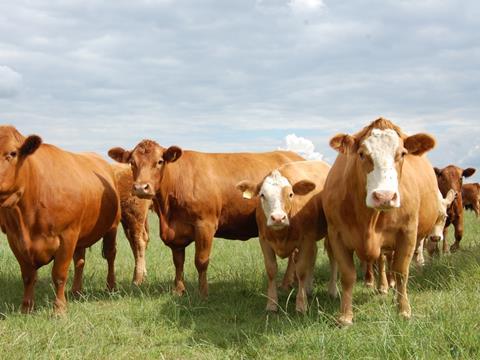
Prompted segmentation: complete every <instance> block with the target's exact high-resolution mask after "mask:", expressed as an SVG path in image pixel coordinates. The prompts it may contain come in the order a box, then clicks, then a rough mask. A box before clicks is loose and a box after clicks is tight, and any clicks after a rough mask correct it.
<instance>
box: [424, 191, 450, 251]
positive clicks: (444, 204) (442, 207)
mask: <svg viewBox="0 0 480 360" xmlns="http://www.w3.org/2000/svg"><path fill="white" fill-rule="evenodd" d="M452 192H453V193H452ZM454 199H455V191H454V190H450V191H449V192H448V193H447V196H446V197H445V199H444V198H443V196H442V193H441V192H440V190H438V193H437V204H438V215H437V220H436V221H435V225H434V226H433V229H432V231H430V235H429V237H430V238H435V239H436V240H437V241H442V240H443V229H444V228H445V223H446V222H447V217H448V215H447V208H448V207H449V206H450V204H451V203H452V201H453V200H454Z"/></svg>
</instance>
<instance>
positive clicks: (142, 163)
mask: <svg viewBox="0 0 480 360" xmlns="http://www.w3.org/2000/svg"><path fill="white" fill-rule="evenodd" d="M108 154H109V156H110V157H111V158H112V159H114V160H116V161H118V162H123V163H130V164H131V166H132V170H133V177H134V180H135V182H134V186H133V191H134V193H135V194H136V195H137V196H139V197H141V198H148V199H152V198H155V199H154V201H155V202H156V206H157V207H158V210H159V218H160V237H161V238H162V240H163V242H164V243H165V244H166V245H167V246H169V247H170V248H171V250H172V254H173V262H174V264H175V292H176V293H178V294H182V293H183V292H184V291H185V285H184V282H183V264H184V261H185V247H186V246H187V245H189V244H190V243H191V242H195V266H196V268H197V271H198V276H199V288H200V294H201V296H204V297H205V296H207V295H208V284H207V268H208V262H209V258H210V252H211V249H212V240H213V237H214V236H216V237H221V238H225V239H241V240H247V239H249V238H251V237H255V236H257V235H258V229H257V225H256V222H255V206H256V200H251V201H242V198H241V194H240V193H239V192H238V191H236V190H235V185H236V184H237V183H238V182H239V181H241V180H243V179H252V180H253V181H257V182H259V181H260V180H262V179H263V177H264V176H265V175H266V174H267V173H268V172H269V171H272V170H273V169H274V168H276V167H278V166H279V165H281V164H284V163H286V162H290V161H295V160H303V158H302V157H300V156H299V155H297V154H295V153H292V152H288V151H275V152H269V153H259V154H254V153H233V154H220V153H218V154H208V153H201V152H196V151H188V150H187V151H183V150H182V149H180V148H179V147H177V146H170V147H169V148H164V147H162V146H160V145H158V144H157V143H156V142H155V141H152V140H143V141H141V142H140V143H139V144H138V145H137V146H135V148H134V149H133V150H132V151H126V150H124V149H122V148H114V149H111V150H110V151H109V152H108Z"/></svg>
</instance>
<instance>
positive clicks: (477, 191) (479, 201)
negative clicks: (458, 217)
mask: <svg viewBox="0 0 480 360" xmlns="http://www.w3.org/2000/svg"><path fill="white" fill-rule="evenodd" d="M462 201H463V207H464V208H465V209H467V210H473V211H474V212H475V215H476V216H477V217H478V215H480V184H479V183H474V184H464V185H463V186H462Z"/></svg>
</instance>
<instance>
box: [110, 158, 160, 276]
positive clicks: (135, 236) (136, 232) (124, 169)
mask: <svg viewBox="0 0 480 360" xmlns="http://www.w3.org/2000/svg"><path fill="white" fill-rule="evenodd" d="M112 166H113V169H114V171H115V178H116V181H117V189H118V194H119V196H120V207H121V210H122V217H121V223H122V227H123V231H124V232H125V236H126V237H127V239H128V242H129V243H130V247H131V248H132V252H133V257H134V259H135V269H134V271H133V280H132V281H133V283H134V284H135V285H140V284H141V283H142V282H143V280H144V277H145V275H146V274H147V268H146V264H145V250H146V249H147V245H148V240H149V237H148V209H149V208H150V206H151V205H152V201H151V200H147V199H140V198H138V197H137V196H135V195H133V194H132V187H133V175H132V170H131V168H130V166H128V165H123V164H112Z"/></svg>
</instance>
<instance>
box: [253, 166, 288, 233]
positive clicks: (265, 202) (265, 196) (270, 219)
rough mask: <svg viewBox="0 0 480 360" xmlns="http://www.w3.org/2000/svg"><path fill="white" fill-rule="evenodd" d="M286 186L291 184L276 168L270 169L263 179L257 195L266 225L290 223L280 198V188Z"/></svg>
mask: <svg viewBox="0 0 480 360" xmlns="http://www.w3.org/2000/svg"><path fill="white" fill-rule="evenodd" d="M286 186H292V185H291V184H290V182H289V181H288V180H287V179H286V178H285V177H284V176H283V175H282V174H280V172H279V171H278V170H274V171H272V173H271V174H270V175H268V176H267V177H266V178H265V180H264V181H263V184H262V187H261V188H260V193H259V195H260V199H261V205H262V209H263V212H264V214H265V218H266V219H267V226H280V227H283V226H288V225H289V224H290V221H289V219H288V214H287V213H286V212H285V207H284V204H283V200H282V189H283V188H284V187H286ZM274 219H277V220H274ZM280 219H281V220H280Z"/></svg>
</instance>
